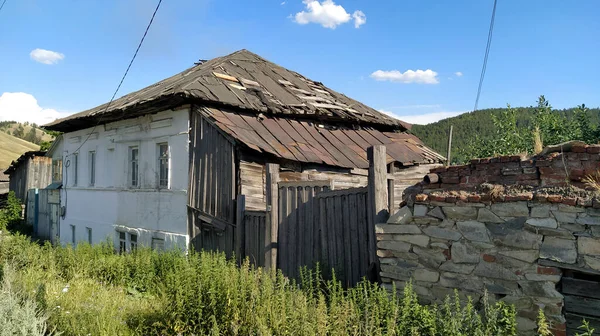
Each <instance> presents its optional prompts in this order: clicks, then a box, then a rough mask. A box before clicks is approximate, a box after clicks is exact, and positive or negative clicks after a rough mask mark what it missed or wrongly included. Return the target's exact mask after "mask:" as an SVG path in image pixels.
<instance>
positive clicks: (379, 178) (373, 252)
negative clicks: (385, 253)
mask: <svg viewBox="0 0 600 336" xmlns="http://www.w3.org/2000/svg"><path fill="white" fill-rule="evenodd" d="M367 158H368V159H369V185H368V189H369V193H368V199H369V202H368V204H369V209H368V214H369V220H368V222H369V223H368V230H369V231H368V234H369V240H368V247H369V264H370V265H371V267H374V266H375V267H376V266H377V265H378V258H377V246H376V240H375V224H378V223H385V222H387V219H388V217H389V212H388V191H387V187H388V186H387V168H386V150H385V146H384V145H377V146H371V147H369V148H368V149H367ZM372 271H373V272H374V273H376V274H378V273H379V272H378V267H376V268H375V269H374V270H372ZM376 274H375V276H376Z"/></svg>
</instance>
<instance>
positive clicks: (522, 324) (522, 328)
mask: <svg viewBox="0 0 600 336" xmlns="http://www.w3.org/2000/svg"><path fill="white" fill-rule="evenodd" d="M536 329H537V323H536V322H535V320H531V319H528V318H525V317H521V316H517V331H518V334H519V335H523V334H526V333H530V334H531V335H535V330H536Z"/></svg>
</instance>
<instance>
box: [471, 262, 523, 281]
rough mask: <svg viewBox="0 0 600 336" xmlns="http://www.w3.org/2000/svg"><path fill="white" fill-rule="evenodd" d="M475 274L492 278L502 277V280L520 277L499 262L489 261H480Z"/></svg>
mask: <svg viewBox="0 0 600 336" xmlns="http://www.w3.org/2000/svg"><path fill="white" fill-rule="evenodd" d="M473 274H474V275H477V276H480V277H483V278H492V279H501V280H518V279H519V277H518V276H517V275H516V274H515V273H514V272H513V271H511V270H510V269H508V268H506V267H504V266H502V265H500V264H498V263H494V262H492V263H489V262H485V261H482V262H480V263H479V264H478V265H477V267H475V270H474V271H473Z"/></svg>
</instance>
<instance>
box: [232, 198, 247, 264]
mask: <svg viewBox="0 0 600 336" xmlns="http://www.w3.org/2000/svg"><path fill="white" fill-rule="evenodd" d="M245 209H246V196H245V195H238V196H237V201H236V209H235V256H236V259H237V262H238V265H241V264H242V261H243V259H244V258H245V251H244V235H245V234H246V225H245V224H246V223H245V221H244V217H245V215H244V210H245Z"/></svg>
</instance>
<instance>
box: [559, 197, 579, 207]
mask: <svg viewBox="0 0 600 336" xmlns="http://www.w3.org/2000/svg"><path fill="white" fill-rule="evenodd" d="M562 203H563V204H566V205H577V197H565V198H563V200H562Z"/></svg>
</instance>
